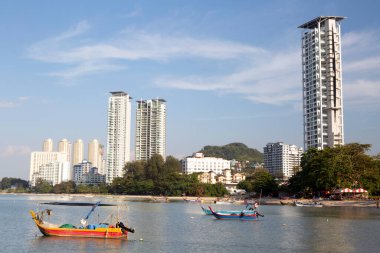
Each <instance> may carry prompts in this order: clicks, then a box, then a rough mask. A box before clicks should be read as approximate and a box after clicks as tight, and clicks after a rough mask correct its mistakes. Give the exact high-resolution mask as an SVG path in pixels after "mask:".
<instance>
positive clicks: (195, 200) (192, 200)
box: [183, 198, 202, 203]
mask: <svg viewBox="0 0 380 253" xmlns="http://www.w3.org/2000/svg"><path fill="white" fill-rule="evenodd" d="M183 201H185V202H187V203H202V199H201V198H197V199H187V198H183Z"/></svg>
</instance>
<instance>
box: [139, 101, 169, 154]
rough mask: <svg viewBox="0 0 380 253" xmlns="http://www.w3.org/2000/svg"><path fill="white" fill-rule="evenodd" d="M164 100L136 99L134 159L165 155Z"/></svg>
mask: <svg viewBox="0 0 380 253" xmlns="http://www.w3.org/2000/svg"><path fill="white" fill-rule="evenodd" d="M165 103H166V101H165V100H164V99H158V98H157V99H152V100H140V101H137V109H136V140H135V141H136V144H135V156H136V160H147V159H149V158H151V157H152V156H153V155H154V154H160V155H161V156H162V157H163V158H164V159H165V155H166V104H165Z"/></svg>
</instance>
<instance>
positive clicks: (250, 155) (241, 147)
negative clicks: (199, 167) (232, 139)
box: [199, 143, 264, 163]
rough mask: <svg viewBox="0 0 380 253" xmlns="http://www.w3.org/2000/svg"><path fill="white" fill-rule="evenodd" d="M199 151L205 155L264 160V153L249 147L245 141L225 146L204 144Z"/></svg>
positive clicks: (244, 159)
mask: <svg viewBox="0 0 380 253" xmlns="http://www.w3.org/2000/svg"><path fill="white" fill-rule="evenodd" d="M199 152H201V153H203V154H204V156H205V157H218V158H224V159H226V160H232V159H235V160H237V161H250V162H251V163H252V162H259V163H262V162H263V159H264V158H263V153H261V152H260V151H258V150H257V149H253V148H249V147H247V146H246V145H245V144H243V143H230V144H227V145H224V146H204V147H203V149H202V150H200V151H199Z"/></svg>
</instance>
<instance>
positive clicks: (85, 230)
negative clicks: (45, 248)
mask: <svg viewBox="0 0 380 253" xmlns="http://www.w3.org/2000/svg"><path fill="white" fill-rule="evenodd" d="M41 204H47V205H65V206H92V209H91V210H90V212H89V213H88V215H87V216H86V217H85V218H83V219H81V225H80V226H78V227H77V226H74V225H72V224H63V225H55V224H51V223H49V222H47V221H45V220H44V217H45V216H46V215H48V216H50V215H51V214H52V210H51V209H45V210H43V211H40V212H36V213H35V212H34V211H30V214H31V216H32V219H33V221H34V222H35V223H36V225H37V227H38V229H39V230H40V231H41V233H42V234H43V235H45V236H62V237H91V238H107V239H108V238H114V239H126V238H128V233H129V232H131V233H134V232H135V229H134V228H128V227H126V226H125V225H124V224H123V223H122V222H121V221H117V222H116V223H115V224H111V225H110V224H108V223H98V224H88V225H87V220H88V218H89V217H90V215H91V213H92V212H93V211H94V210H95V208H96V207H98V206H115V205H111V204H100V202H97V203H95V204H94V203H83V202H81V203H75V202H49V203H41Z"/></svg>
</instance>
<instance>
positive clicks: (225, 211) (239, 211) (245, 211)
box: [201, 206, 255, 215]
mask: <svg viewBox="0 0 380 253" xmlns="http://www.w3.org/2000/svg"><path fill="white" fill-rule="evenodd" d="M201 208H202V210H203V212H204V213H205V214H206V215H212V212H211V210H210V209H207V208H204V207H203V206H201ZM215 212H216V213H226V214H241V212H244V213H246V214H254V213H255V211H253V210H216V211H215Z"/></svg>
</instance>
